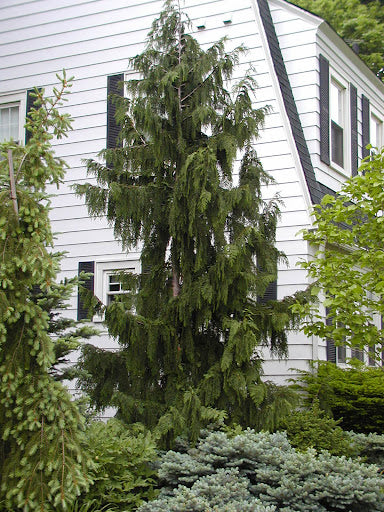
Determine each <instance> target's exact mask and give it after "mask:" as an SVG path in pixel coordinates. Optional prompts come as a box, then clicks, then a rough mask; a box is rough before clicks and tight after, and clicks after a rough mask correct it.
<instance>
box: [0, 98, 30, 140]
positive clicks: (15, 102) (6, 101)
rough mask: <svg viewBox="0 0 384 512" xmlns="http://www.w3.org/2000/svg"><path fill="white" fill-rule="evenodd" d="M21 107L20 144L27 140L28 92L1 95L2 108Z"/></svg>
mask: <svg viewBox="0 0 384 512" xmlns="http://www.w3.org/2000/svg"><path fill="white" fill-rule="evenodd" d="M16 106H18V107H19V139H18V141H17V142H18V143H19V144H22V145H23V144H24V140H25V128H24V125H25V115H26V93H25V92H22V93H21V92H20V93H14V94H4V95H0V109H1V108H7V107H16Z"/></svg>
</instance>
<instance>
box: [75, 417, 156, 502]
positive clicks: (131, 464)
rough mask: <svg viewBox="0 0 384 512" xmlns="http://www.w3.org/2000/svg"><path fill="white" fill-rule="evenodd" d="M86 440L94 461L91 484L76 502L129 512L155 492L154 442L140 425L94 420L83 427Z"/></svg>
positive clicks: (90, 455) (151, 497)
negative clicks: (85, 427) (128, 425)
mask: <svg viewBox="0 0 384 512" xmlns="http://www.w3.org/2000/svg"><path fill="white" fill-rule="evenodd" d="M85 444H86V450H87V453H88V454H89V457H90V458H91V459H92V460H93V462H94V466H93V468H92V470H91V472H90V477H91V479H92V484H91V486H90V488H89V490H88V491H87V492H86V493H85V494H83V495H82V496H81V497H80V498H79V500H78V503H82V504H83V506H84V507H85V506H86V504H90V505H89V506H92V507H94V508H96V507H97V510H99V509H101V510H103V507H106V509H107V510H109V507H111V509H112V507H113V510H116V511H118V510H122V511H125V512H128V511H130V510H136V509H137V507H138V506H139V505H141V503H142V502H143V501H144V500H149V499H153V498H154V497H155V496H156V491H155V484H156V479H155V475H156V471H155V469H154V465H153V463H154V461H155V460H156V458H157V455H156V445H155V442H154V439H153V436H151V434H150V433H149V432H145V431H144V429H143V428H142V427H141V426H140V425H132V426H130V427H129V428H127V426H126V425H123V424H122V423H120V422H119V421H118V420H116V419H111V420H109V421H108V423H102V422H94V423H92V424H91V425H90V426H89V427H88V428H87V430H86V434H85Z"/></svg>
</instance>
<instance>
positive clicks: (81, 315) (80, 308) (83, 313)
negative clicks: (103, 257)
mask: <svg viewBox="0 0 384 512" xmlns="http://www.w3.org/2000/svg"><path fill="white" fill-rule="evenodd" d="M80 272H86V273H89V274H92V276H90V277H89V278H88V279H87V280H86V281H85V282H84V283H83V285H82V286H83V287H84V288H86V289H87V290H89V291H91V292H93V290H94V282H95V277H94V272H95V262H94V261H79V274H80ZM86 318H88V309H87V308H86V307H85V306H84V302H83V300H82V298H81V294H80V291H79V292H78V294H77V319H78V320H84V319H86Z"/></svg>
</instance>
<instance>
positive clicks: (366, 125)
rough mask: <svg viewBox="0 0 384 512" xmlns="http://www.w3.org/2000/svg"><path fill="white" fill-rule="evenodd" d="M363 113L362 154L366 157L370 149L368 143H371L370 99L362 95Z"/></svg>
mask: <svg viewBox="0 0 384 512" xmlns="http://www.w3.org/2000/svg"><path fill="white" fill-rule="evenodd" d="M361 114H362V130H361V144H362V146H363V148H362V156H363V158H365V157H366V156H368V155H369V150H368V149H367V148H366V146H367V144H369V143H370V140H369V139H370V135H369V99H368V98H367V97H366V96H364V94H363V95H362V97H361Z"/></svg>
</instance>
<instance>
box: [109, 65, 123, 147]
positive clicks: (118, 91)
mask: <svg viewBox="0 0 384 512" xmlns="http://www.w3.org/2000/svg"><path fill="white" fill-rule="evenodd" d="M123 80H124V74H123V73H121V74H119V75H111V76H109V77H108V82H107V149H112V148H116V147H117V146H118V143H117V138H118V136H119V132H120V127H119V125H118V124H117V123H116V117H115V115H116V104H115V101H114V99H113V96H116V95H118V96H123V95H124V87H123V86H122V82H123ZM119 145H121V142H120V144H119Z"/></svg>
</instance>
